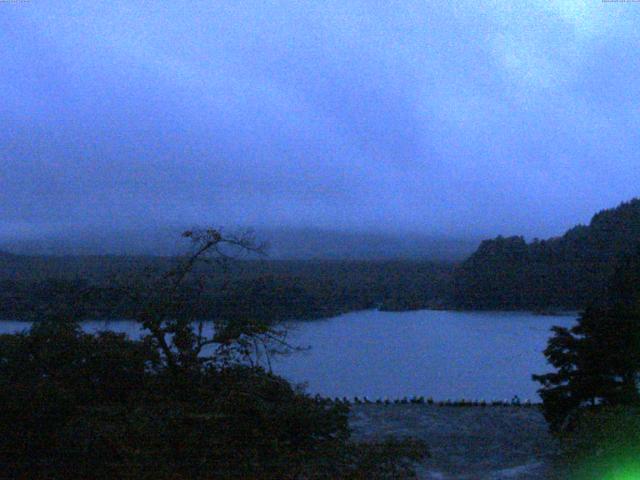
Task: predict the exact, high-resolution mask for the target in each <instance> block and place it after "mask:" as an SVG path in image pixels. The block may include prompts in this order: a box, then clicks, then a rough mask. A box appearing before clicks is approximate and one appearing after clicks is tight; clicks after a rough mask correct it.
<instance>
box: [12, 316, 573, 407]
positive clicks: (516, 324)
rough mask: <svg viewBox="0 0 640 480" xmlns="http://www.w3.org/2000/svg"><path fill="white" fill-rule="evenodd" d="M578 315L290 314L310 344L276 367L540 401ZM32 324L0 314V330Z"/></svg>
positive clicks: (370, 386)
mask: <svg viewBox="0 0 640 480" xmlns="http://www.w3.org/2000/svg"><path fill="white" fill-rule="evenodd" d="M574 322H575V317H574V316H569V315H565V316H555V315H554V316H551V315H545V316H543V315H535V314H532V313H528V312H454V311H436V310H419V311H410V312H381V311H377V310H369V311H361V312H352V313H348V314H345V315H340V316H338V317H334V318H329V319H326V320H315V321H313V322H290V323H289V324H288V326H289V327H290V329H291V331H290V333H289V337H288V340H289V342H290V343H291V344H293V345H295V346H301V347H309V348H308V349H306V350H305V351H302V352H297V353H293V354H291V355H288V356H285V357H278V358H277V359H276V360H275V361H274V364H273V370H274V371H275V372H276V373H278V374H281V375H282V376H284V377H285V378H287V379H288V380H291V381H293V382H295V383H307V389H308V391H309V392H310V393H312V394H316V393H318V394H321V395H324V396H329V397H343V396H346V397H354V396H358V397H363V396H366V397H367V398H369V399H377V398H383V399H384V398H390V399H393V398H399V397H400V398H401V397H405V396H408V397H410V396H413V395H416V396H425V397H433V398H434V399H436V400H446V399H452V400H455V399H462V398H464V399H474V400H475V399H485V400H503V399H507V400H511V398H512V397H513V396H514V395H518V397H520V398H521V399H522V400H525V399H531V400H535V401H538V400H539V397H538V395H537V393H536V390H537V388H538V384H536V383H534V382H533V381H532V380H531V374H533V373H543V372H546V371H548V370H549V369H550V367H549V366H548V365H547V364H546V360H545V357H544V355H543V354H542V350H544V348H545V346H546V343H547V340H548V338H549V336H550V332H549V329H550V328H551V327H552V326H553V325H561V326H569V325H572V324H573V323H574ZM82 326H83V328H84V330H85V331H87V332H97V331H100V330H105V329H109V330H114V331H118V332H124V333H127V334H129V335H130V336H131V337H133V338H137V337H139V336H140V327H139V325H138V324H136V323H135V322H131V321H109V322H105V321H86V322H83V323H82ZM25 328H27V325H26V324H25V323H24V322H0V332H2V333H12V332H15V331H19V330H22V329H25Z"/></svg>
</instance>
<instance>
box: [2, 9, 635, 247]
mask: <svg viewBox="0 0 640 480" xmlns="http://www.w3.org/2000/svg"><path fill="white" fill-rule="evenodd" d="M638 20H640V7H638V6H637V5H636V4H632V3H619V4H616V3H600V2H593V1H586V0H585V1H579V0H567V1H557V2H550V1H546V0H544V1H543V0H535V1H532V2H526V3H525V2H513V1H506V0H493V1H488V2H471V1H461V2H453V3H451V2H450V3H449V4H447V3H442V2H423V1H419V2H418V1H416V2H386V3H378V2H364V1H363V2H359V1H350V2H344V1H342V2H338V1H326V2H320V3H318V2H257V1H256V2H250V1H243V2H231V1H230V2H226V1H218V2H204V1H203V2H197V1H191V2H178V1H176V2H145V1H140V2H133V3H132V2H84V1H78V2H74V1H50V2H46V3H45V2H37V1H23V2H5V3H0V55H1V58H2V59H3V61H2V62H1V63H0V91H2V101H1V102H0V124H1V125H2V129H1V130H0V232H2V233H3V234H5V235H7V234H11V235H19V234H21V232H33V231H40V230H42V231H49V230H56V229H73V228H76V227H78V226H83V227H86V226H94V227H96V228H97V227H105V226H107V227H108V226H115V227H122V226H130V225H139V224H145V225H146V224H179V223H194V222H198V223H202V222H213V223H215V224H225V223H226V224H230V223H231V224H242V225H256V226H278V225H288V226H319V227H331V228H338V229H349V228H353V229H376V230H392V231H422V232H430V233H446V234H453V235H459V236H463V235H466V236H479V235H493V234H498V233H503V234H512V233H525V234H527V235H539V236H546V235H553V234H559V233H561V232H562V231H563V230H564V229H566V228H568V227H570V226H571V225H573V224H575V223H577V222H585V221H587V220H588V219H589V216H590V215H591V213H593V212H594V211H595V210H598V209H600V208H603V207H607V206H612V205H614V204H616V203H618V202H619V201H621V200H624V199H627V198H629V197H631V196H634V195H637V194H638V188H637V185H638V184H640V182H639V181H640V171H639V169H638V165H639V163H638V158H637V152H638V146H639V145H640V139H639V138H638V136H639V134H638V132H639V131H640V129H639V128H638V127H639V126H640V125H639V123H640V110H639V108H638V103H639V100H640V91H639V90H640V84H638V82H637V77H638V74H639V73H640V65H639V62H640V60H639V59H638V56H637V55H636V54H635V53H634V52H635V51H636V48H635V46H637V45H638V42H639V41H640V33H638V32H637V31H636V30H637V29H636V28H635V26H636V25H637V22H638Z"/></svg>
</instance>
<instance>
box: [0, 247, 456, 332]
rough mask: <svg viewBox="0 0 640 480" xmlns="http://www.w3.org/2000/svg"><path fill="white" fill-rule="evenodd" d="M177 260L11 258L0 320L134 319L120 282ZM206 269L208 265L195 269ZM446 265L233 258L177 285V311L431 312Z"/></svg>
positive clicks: (298, 314)
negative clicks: (69, 310) (65, 315)
mask: <svg viewBox="0 0 640 480" xmlns="http://www.w3.org/2000/svg"><path fill="white" fill-rule="evenodd" d="M175 262H176V259H145V258H133V257H132V258H129V259H127V258H126V257H125V258H115V257H114V258H112V257H99V258H85V259H82V258H73V259H69V262H68V264H67V266H66V267H65V266H64V265H57V263H58V259H55V258H46V257H20V256H13V257H11V261H5V262H4V268H2V264H3V260H2V259H0V318H5V319H25V320H27V319H28V320H38V319H40V318H43V316H45V315H47V314H48V313H50V312H52V311H58V309H59V306H60V305H70V306H73V313H74V315H75V318H78V319H102V318H134V317H135V313H136V312H135V310H136V303H135V302H134V301H133V300H132V298H131V296H130V294H129V293H130V292H129V291H127V290H126V289H121V288H117V284H118V283H119V282H120V280H119V279H122V278H128V277H130V276H131V275H134V274H136V272H139V271H143V270H149V269H151V270H153V271H168V270H170V269H171V268H173V267H174V266H175ZM201 268H204V269H206V268H207V267H201ZM450 271H451V267H450V266H449V265H440V264H433V263H429V262H414V261H385V262H373V261H320V260H318V261H269V260H234V261H229V263H228V265H226V269H225V270H224V271H223V270H221V269H211V270H210V271H208V281H207V288H206V290H204V291H200V292H199V294H198V296H194V295H191V294H190V293H189V289H190V288H191V289H192V290H191V293H193V290H194V289H198V288H199V286H198V285H195V284H191V285H183V289H184V292H185V298H186V299H187V300H188V301H187V304H186V305H183V308H189V309H191V310H192V311H193V312H194V314H197V315H199V316H201V317H206V318H210V319H214V318H216V317H220V316H235V317H238V316H246V315H253V316H257V317H260V318H262V319H265V318H269V319H270V320H277V321H284V320H294V319H297V320H308V319H315V318H323V317H330V316H334V315H339V314H341V313H345V312H349V311H354V310H364V309H370V308H381V309H384V310H411V309H419V308H426V307H438V306H441V305H442V304H443V299H444V298H446V297H447V296H448V295H449V293H448V288H449V279H450Z"/></svg>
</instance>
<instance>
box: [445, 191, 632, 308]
mask: <svg viewBox="0 0 640 480" xmlns="http://www.w3.org/2000/svg"><path fill="white" fill-rule="evenodd" d="M638 245H640V199H634V200H631V201H630V202H627V203H622V204H621V205H619V206H618V207H617V208H614V209H610V210H604V211H602V212H600V213H598V214H596V215H595V216H594V217H593V219H592V220H591V223H590V224H589V225H588V226H582V225H580V226H577V227H575V228H572V229H571V230H569V231H568V232H566V233H565V234H564V235H563V236H562V237H558V238H551V239H549V240H537V239H536V240H534V241H533V242H531V243H526V242H525V240H524V238H523V237H508V238H505V237H498V238H496V239H494V240H486V241H484V242H482V244H481V245H480V247H479V248H478V250H477V251H476V252H475V253H474V254H473V255H472V256H471V257H470V258H469V259H468V260H466V261H465V262H464V263H463V264H462V265H461V266H460V267H459V268H458V269H457V271H456V273H455V275H454V285H453V292H454V295H453V299H452V301H453V304H454V305H455V306H457V307H460V308H472V309H534V310H536V309H540V310H545V309H553V308H566V309H578V308H584V306H586V305H588V304H590V303H591V301H592V300H593V299H594V298H604V297H605V296H606V294H607V286H608V282H609V279H610V277H611V275H612V274H613V272H614V271H615V269H616V268H617V266H618V265H619V264H620V263H621V261H620V259H621V258H625V257H626V256H628V255H632V254H635V253H636V251H637V248H638Z"/></svg>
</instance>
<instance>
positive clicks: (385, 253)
mask: <svg viewBox="0 0 640 480" xmlns="http://www.w3.org/2000/svg"><path fill="white" fill-rule="evenodd" d="M185 229H186V228H180V227H147V228H136V229H126V230H104V231H96V230H91V231H72V232H71V233H45V234H41V235H34V234H32V235H24V236H17V237H7V236H5V237H4V238H2V237H0V250H2V251H5V252H9V253H14V254H25V255H152V256H170V255H175V254H178V253H181V252H183V251H184V250H185V248H187V247H188V242H186V241H185V240H184V239H183V238H181V236H180V234H181V232H182V231H183V230H185ZM238 230H241V229H238ZM232 231H234V230H232ZM254 233H255V236H256V238H257V240H259V241H261V242H265V243H266V245H267V250H266V252H267V258H269V259H277V260H281V259H282V260H285V259H286V260H306V259H329V260H346V259H349V260H386V259H419V260H434V261H460V260H463V259H464V258H466V257H467V256H469V255H470V254H471V253H472V252H473V251H474V250H475V249H476V248H477V246H478V244H479V242H480V240H479V239H478V240H476V239H460V238H455V237H447V236H444V235H426V234H416V233H410V234H399V233H379V232H349V231H331V230H322V229H311V228H262V229H255V230H254Z"/></svg>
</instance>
